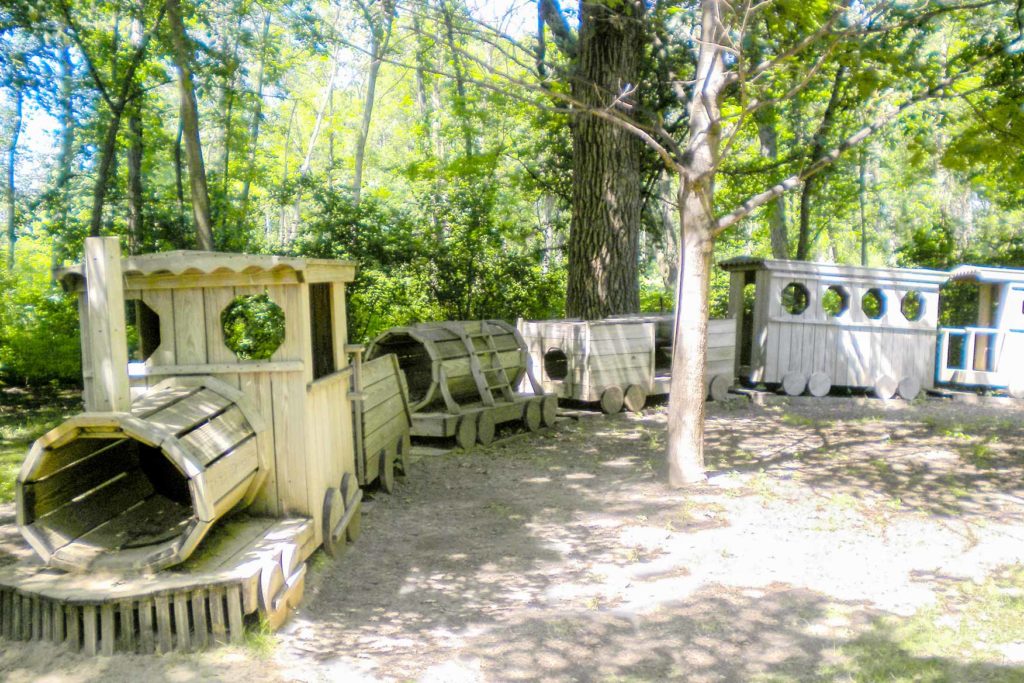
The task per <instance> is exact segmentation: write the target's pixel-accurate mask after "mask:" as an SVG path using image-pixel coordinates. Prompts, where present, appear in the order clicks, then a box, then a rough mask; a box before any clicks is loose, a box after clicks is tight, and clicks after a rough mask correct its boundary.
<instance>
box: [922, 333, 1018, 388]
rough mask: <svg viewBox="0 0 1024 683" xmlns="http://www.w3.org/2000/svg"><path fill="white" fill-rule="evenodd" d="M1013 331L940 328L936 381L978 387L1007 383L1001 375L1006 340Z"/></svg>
mask: <svg viewBox="0 0 1024 683" xmlns="http://www.w3.org/2000/svg"><path fill="white" fill-rule="evenodd" d="M1018 334H1021V333H1020V332H1018V331H1016V330H1013V331H1007V330H997V329H994V328H989V327H943V328H940V329H939V344H938V347H937V349H936V352H937V355H938V358H937V359H936V360H937V362H936V366H935V367H936V372H935V375H936V376H935V379H936V381H938V382H940V383H954V384H965V385H977V386H1001V385H1003V384H1005V382H1004V381H1002V379H1001V377H999V375H1000V374H1001V373H1002V371H1004V370H1005V369H1006V368H1004V367H1003V365H1004V363H1002V360H1003V353H1004V350H1005V347H1006V343H1007V338H1008V337H1009V336H1010V335H1018Z"/></svg>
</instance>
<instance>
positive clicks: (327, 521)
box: [323, 475, 348, 558]
mask: <svg viewBox="0 0 1024 683" xmlns="http://www.w3.org/2000/svg"><path fill="white" fill-rule="evenodd" d="M346 476H348V475H346ZM344 516H345V499H344V498H342V497H341V491H339V490H338V489H336V488H334V487H333V486H332V487H331V488H329V489H327V493H326V494H324V518H323V525H324V527H323V529H324V552H325V553H327V554H328V555H330V556H331V557H335V558H336V557H338V556H340V555H341V554H342V553H343V552H344V550H345V530H344V529H342V530H341V533H340V534H338V535H335V529H336V527H337V526H338V523H339V522H341V518H342V517H344Z"/></svg>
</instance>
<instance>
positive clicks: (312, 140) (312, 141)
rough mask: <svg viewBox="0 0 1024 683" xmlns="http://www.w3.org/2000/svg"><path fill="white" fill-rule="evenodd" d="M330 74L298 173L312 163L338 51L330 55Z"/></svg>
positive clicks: (332, 83) (332, 90)
mask: <svg viewBox="0 0 1024 683" xmlns="http://www.w3.org/2000/svg"><path fill="white" fill-rule="evenodd" d="M330 64H331V76H330V78H328V79H327V87H326V88H325V89H324V97H323V101H321V103H320V107H319V108H318V109H317V112H316V121H315V122H314V123H313V132H312V133H310V135H309V144H308V145H306V156H305V157H304V158H303V160H302V165H301V166H299V174H300V175H303V176H304V175H306V174H307V173H309V168H310V166H311V165H312V163H313V150H314V149H315V148H316V141H317V138H319V137H320V129H321V127H322V126H323V122H324V115H325V114H326V113H327V103H328V102H330V100H331V97H332V96H333V95H334V82H335V80H336V79H337V77H338V52H337V50H335V52H334V53H333V54H332V55H331V62H330Z"/></svg>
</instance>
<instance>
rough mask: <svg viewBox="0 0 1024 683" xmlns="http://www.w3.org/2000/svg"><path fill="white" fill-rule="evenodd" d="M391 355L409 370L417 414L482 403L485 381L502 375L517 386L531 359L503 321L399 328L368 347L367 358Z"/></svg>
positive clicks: (413, 408)
mask: <svg viewBox="0 0 1024 683" xmlns="http://www.w3.org/2000/svg"><path fill="white" fill-rule="evenodd" d="M388 353H393V354H395V356H397V358H398V365H399V367H401V368H402V370H403V371H404V372H405V379H406V383H407V384H408V387H409V403H410V407H411V409H412V411H413V412H424V411H428V410H431V409H434V408H438V409H442V408H445V407H447V409H449V410H451V409H452V403H453V402H454V403H455V404H459V403H475V402H479V401H481V400H482V399H483V397H482V396H481V388H480V387H481V383H484V384H485V385H486V386H490V385H492V384H494V385H496V384H497V383H498V382H497V381H495V380H498V379H499V376H500V377H504V378H505V379H507V380H508V384H509V385H511V387H513V388H515V387H516V385H518V384H519V381H520V380H521V379H522V378H523V376H524V375H525V374H526V367H527V358H528V355H527V350H526V344H524V343H523V340H522V338H521V337H520V336H519V333H518V332H517V331H516V328H515V327H513V326H512V325H509V324H508V323H506V322H504V321H502V320H471V321H460V322H432V323H419V324H416V325H412V326H409V327H395V328H392V329H390V330H388V331H387V332H384V333H383V334H381V335H380V336H379V337H377V338H376V339H374V340H373V341H372V342H371V343H370V346H369V349H368V350H367V353H366V357H367V359H368V360H372V359H374V358H378V357H380V356H383V355H385V354H388ZM499 369H500V371H501V372H498V370H499ZM475 373H476V374H475ZM445 394H447V396H446V395H445Z"/></svg>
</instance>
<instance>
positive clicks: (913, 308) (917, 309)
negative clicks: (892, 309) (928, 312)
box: [900, 290, 924, 322]
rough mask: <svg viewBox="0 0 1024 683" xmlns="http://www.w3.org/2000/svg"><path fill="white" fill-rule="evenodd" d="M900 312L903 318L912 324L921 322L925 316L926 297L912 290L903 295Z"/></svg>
mask: <svg viewBox="0 0 1024 683" xmlns="http://www.w3.org/2000/svg"><path fill="white" fill-rule="evenodd" d="M900 312H902V313H903V317H904V318H906V319H907V320H910V321H911V322H913V321H917V320H920V319H921V318H922V317H923V316H924V297H923V296H921V293H920V292H918V291H915V290H910V291H909V292H907V293H906V294H904V295H903V300H902V301H901V302H900Z"/></svg>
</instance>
